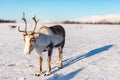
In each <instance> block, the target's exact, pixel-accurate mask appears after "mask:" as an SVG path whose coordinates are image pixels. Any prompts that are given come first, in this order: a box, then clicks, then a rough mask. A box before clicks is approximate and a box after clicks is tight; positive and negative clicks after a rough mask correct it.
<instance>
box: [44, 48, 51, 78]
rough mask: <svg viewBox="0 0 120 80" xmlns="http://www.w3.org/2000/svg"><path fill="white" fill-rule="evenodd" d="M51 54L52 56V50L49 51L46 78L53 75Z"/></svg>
mask: <svg viewBox="0 0 120 80" xmlns="http://www.w3.org/2000/svg"><path fill="white" fill-rule="evenodd" d="M51 54H52V49H50V50H48V59H47V62H48V67H47V70H46V73H45V76H48V75H50V74H51V72H50V71H51Z"/></svg>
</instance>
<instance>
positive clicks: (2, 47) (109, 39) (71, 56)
mask: <svg viewBox="0 0 120 80" xmlns="http://www.w3.org/2000/svg"><path fill="white" fill-rule="evenodd" d="M9 25H10V24H0V80H119V79H120V25H82V24H77V25H72V24H71V25H68V24H66V25H65V24H64V25H63V26H64V28H65V30H66V44H65V47H64V55H63V68H62V69H58V68H57V67H56V64H55V62H56V60H57V50H56V49H54V51H53V55H52V62H51V64H52V74H51V75H50V76H47V77H45V76H44V75H41V76H40V77H36V76H35V73H36V72H37V69H38V55H37V54H36V53H35V52H34V51H33V52H32V53H31V54H30V55H29V56H26V55H24V54H23V49H24V41H23V36H22V34H21V33H19V32H18V31H17V28H16V29H12V30H10V28H9V27H8V26H9ZM51 25H52V24H51ZM18 26H19V24H18ZM46 58H47V53H45V54H44V61H43V74H44V73H45V70H46V68H47V59H46Z"/></svg>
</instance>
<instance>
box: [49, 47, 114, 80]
mask: <svg viewBox="0 0 120 80" xmlns="http://www.w3.org/2000/svg"><path fill="white" fill-rule="evenodd" d="M112 46H113V45H106V46H103V47H100V48H96V49H94V50H91V51H89V52H88V53H86V54H83V55H79V56H76V57H72V58H69V59H66V60H63V68H65V67H67V66H69V65H71V64H74V63H76V62H78V61H80V60H82V59H84V58H88V57H91V56H94V55H96V54H99V53H101V52H104V51H107V50H109V49H110V48H111V47H112ZM54 68H56V67H53V68H52V69H53V71H52V73H55V72H57V71H59V70H60V69H54ZM83 69H84V68H81V69H78V70H76V71H74V72H71V73H69V74H67V75H59V76H61V77H60V79H61V80H64V79H65V80H68V78H69V79H71V78H73V77H74V76H75V75H76V74H77V73H78V72H80V71H81V70H83ZM50 79H52V78H50ZM50 79H49V80H50ZM53 79H55V76H54V78H53Z"/></svg>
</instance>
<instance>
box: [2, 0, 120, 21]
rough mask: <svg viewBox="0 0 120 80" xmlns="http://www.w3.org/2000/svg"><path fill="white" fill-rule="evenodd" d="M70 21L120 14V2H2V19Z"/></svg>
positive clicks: (36, 0)
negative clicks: (23, 16) (24, 15)
mask: <svg viewBox="0 0 120 80" xmlns="http://www.w3.org/2000/svg"><path fill="white" fill-rule="evenodd" d="M23 11H24V12H25V13H26V17H27V18H28V19H31V17H32V16H33V15H35V14H36V16H37V18H39V19H40V20H47V19H50V20H69V19H76V18H81V17H85V16H93V15H106V14H120V0H0V19H16V20H21V18H22V13H23Z"/></svg>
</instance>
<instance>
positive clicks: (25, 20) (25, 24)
mask: <svg viewBox="0 0 120 80" xmlns="http://www.w3.org/2000/svg"><path fill="white" fill-rule="evenodd" d="M22 20H23V21H24V22H25V31H27V21H26V19H25V13H24V12H23V18H22Z"/></svg>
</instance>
